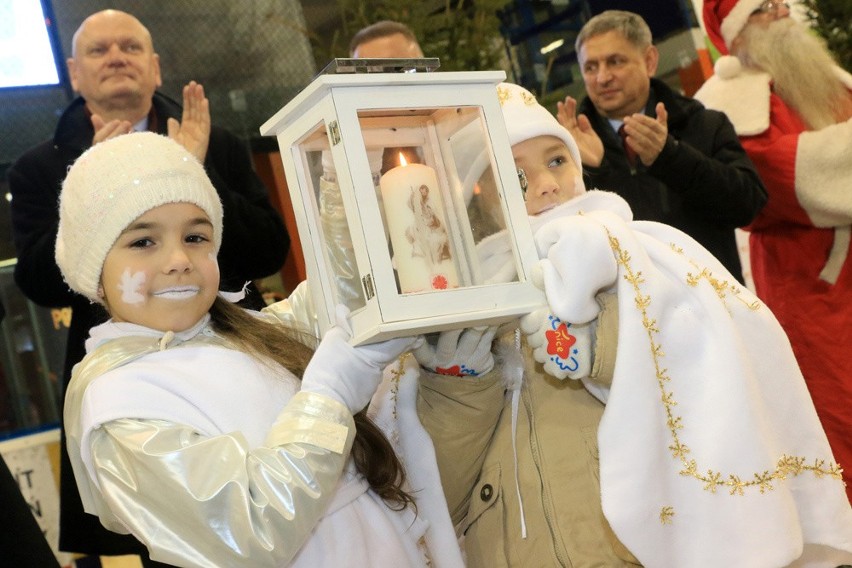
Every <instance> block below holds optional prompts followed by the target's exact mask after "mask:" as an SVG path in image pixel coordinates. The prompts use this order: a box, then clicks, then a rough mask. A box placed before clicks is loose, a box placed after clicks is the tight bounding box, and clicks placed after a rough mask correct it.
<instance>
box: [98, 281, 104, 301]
mask: <svg viewBox="0 0 852 568" xmlns="http://www.w3.org/2000/svg"><path fill="white" fill-rule="evenodd" d="M103 297H104V287H103V284H98V298H103Z"/></svg>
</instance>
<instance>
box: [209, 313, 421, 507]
mask: <svg viewBox="0 0 852 568" xmlns="http://www.w3.org/2000/svg"><path fill="white" fill-rule="evenodd" d="M210 317H211V321H212V323H213V328H214V329H215V330H216V332H217V333H219V334H220V335H222V337H224V338H226V339H228V340H229V341H230V342H231V343H233V344H235V345H236V346H237V347H239V348H241V349H244V350H245V351H246V352H248V353H251V354H252V355H255V356H258V357H260V358H261V359H263V360H266V361H272V362H274V363H277V364H279V365H281V366H282V367H284V368H285V369H287V370H289V371H290V372H291V373H293V374H294V375H296V376H297V377H299V379H300V380H301V378H302V375H303V374H304V372H305V368H306V367H307V365H308V362H309V361H310V360H311V357H312V356H313V354H314V348H315V346H316V344H317V338H316V337H314V336H313V335H311V334H308V333H305V332H301V331H299V330H298V329H296V328H295V327H292V326H287V325H286V324H277V323H270V322H268V321H266V320H264V319H261V318H258V317H255V316H253V315H251V314H250V313H248V312H247V311H245V310H243V309H242V308H240V307H237V306H235V305H233V304H231V303H230V302H228V301H227V300H225V299H223V298H221V297H218V296H217V297H216V300H215V301H214V302H213V306H212V307H211V308H210ZM354 419H355V430H356V432H355V441H354V442H353V445H352V459H353V460H355V466H356V467H357V469H358V471H359V472H361V473H362V474H363V475H364V477H365V478H366V479H367V482H368V483H369V484H370V487H371V488H372V489H373V491H375V492H376V493H377V494H378V495H379V496H380V497H381V498H382V499H383V500H384V501H385V502H386V503H388V504H389V505H392V508H395V509H397V510H399V509H404V508H405V507H406V506H408V505H409V504H414V500H413V499H412V497H411V496H410V495H409V494H408V493H406V492H405V491H403V489H402V486H403V484H404V483H405V469H404V468H403V466H402V463H401V462H400V461H399V457H397V455H396V452H394V449H393V446H391V444H390V442H389V441H388V439H387V438H386V437H385V435H384V434H383V433H382V431H381V430H380V429H379V427H378V426H376V425H375V423H373V421H372V420H370V419H369V418H368V417H367V414H366V413H365V412H363V411H362V412H359V413H358V414H356V415H355V416H354Z"/></svg>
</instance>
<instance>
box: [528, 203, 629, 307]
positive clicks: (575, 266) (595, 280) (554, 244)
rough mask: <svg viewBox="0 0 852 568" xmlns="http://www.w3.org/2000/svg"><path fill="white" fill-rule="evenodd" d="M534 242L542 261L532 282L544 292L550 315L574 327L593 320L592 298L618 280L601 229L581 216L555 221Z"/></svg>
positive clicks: (535, 270) (593, 299)
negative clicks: (571, 323)
mask: <svg viewBox="0 0 852 568" xmlns="http://www.w3.org/2000/svg"><path fill="white" fill-rule="evenodd" d="M535 242H536V248H537V249H538V254H539V258H541V260H540V261H539V263H538V264H537V265H536V266H535V267H534V270H533V272H532V274H531V280H532V281H533V283H534V284H536V285H537V286H538V287H540V288H542V289H543V290H544V293H545V295H546V296H547V303H548V305H549V306H550V310H551V312H552V313H553V315H555V316H556V317H558V318H559V319H561V320H563V321H570V322H576V323H586V322H590V321H592V320H593V319H595V318H596V317H597V315H598V313H599V312H600V306H599V305H598V303H597V301H596V300H595V296H596V295H597V294H598V292H601V291H602V290H605V289H607V288H609V287H611V286H612V285H613V284H615V281H616V278H617V277H618V265H617V263H616V260H615V257H614V255H613V252H612V248H611V247H610V243H609V235H607V233H606V230H605V229H604V227H603V226H602V225H600V224H599V223H597V222H595V221H592V220H589V219H586V218H584V217H583V216H582V215H574V216H571V217H564V218H561V219H554V220H553V221H549V222H548V223H545V224H544V225H543V226H542V227H541V228H540V229H539V230H537V231H536V233H535Z"/></svg>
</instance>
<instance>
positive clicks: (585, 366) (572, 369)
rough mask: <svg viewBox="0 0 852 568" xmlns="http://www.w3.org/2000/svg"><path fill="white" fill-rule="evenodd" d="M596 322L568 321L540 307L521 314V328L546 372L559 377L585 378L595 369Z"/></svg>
mask: <svg viewBox="0 0 852 568" xmlns="http://www.w3.org/2000/svg"><path fill="white" fill-rule="evenodd" d="M596 322H597V320H592V321H591V323H586V324H582V325H576V324H570V323H566V322H563V321H562V320H560V319H559V318H558V317H556V316H554V315H553V314H551V313H550V311H549V310H548V309H547V308H541V309H539V310H536V311H534V312H532V313H531V314H528V315H526V316H524V317H523V318H521V331H522V332H523V333H524V334H525V335H526V336H527V343H529V345H530V347H532V348H533V358H534V359H535V360H536V361H538V362H539V363H542V364H544V371H545V372H546V373H547V374H549V375H551V376H553V377H556V378H557V379H560V380H562V379H565V378H566V377H567V378H569V379H582V378H584V377H588V376H589V374H590V373H591V372H592V364H593V363H594V355H595V354H594V344H595V327H596Z"/></svg>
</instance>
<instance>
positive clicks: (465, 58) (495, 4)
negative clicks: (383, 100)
mask: <svg viewBox="0 0 852 568" xmlns="http://www.w3.org/2000/svg"><path fill="white" fill-rule="evenodd" d="M506 2H507V0H438V1H429V0H416V1H414V2H399V0H397V1H395V2H392V1H390V0H338V2H337V5H338V9H339V11H340V26H339V27H338V28H337V30H336V31H335V32H334V34H333V35H332V37H329V38H319V37H310V40H311V43H312V44H313V47H314V52H315V57H316V59H317V64H318V65H320V66H324V65H325V63H327V62H328V61H330V60H331V59H333V58H335V57H348V56H349V40H350V38H351V37H352V36H353V35H355V32H357V31H358V30H360V29H361V28H363V27H366V26H368V25H370V24H373V23H375V22H378V21H379V20H396V21H398V22H402V23H403V24H405V25H407V26H408V27H409V28H411V31H413V32H414V35H415V36H417V39H418V41H419V43H420V47H421V48H422V49H423V53H424V54H425V55H426V57H438V58H439V59H440V60H441V68H440V70H441V71H483V70H489V69H501V68H503V67H504V66H503V57H504V51H503V49H504V48H503V40H502V37H501V36H500V23H499V20H498V19H497V10H499V9H500V8H502V7H503V6H505V4H506Z"/></svg>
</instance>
